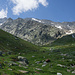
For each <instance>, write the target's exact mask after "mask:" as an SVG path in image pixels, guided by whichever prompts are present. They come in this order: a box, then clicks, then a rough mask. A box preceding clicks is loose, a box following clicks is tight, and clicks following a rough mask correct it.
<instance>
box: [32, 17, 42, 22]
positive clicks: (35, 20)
mask: <svg viewBox="0 0 75 75" xmlns="http://www.w3.org/2000/svg"><path fill="white" fill-rule="evenodd" d="M32 20H34V21H37V22H41V20H38V19H35V18H32Z"/></svg>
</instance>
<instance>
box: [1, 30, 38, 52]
mask: <svg viewBox="0 0 75 75" xmlns="http://www.w3.org/2000/svg"><path fill="white" fill-rule="evenodd" d="M37 49H38V47H37V46H35V45H33V44H31V43H29V42H27V41H24V40H22V39H20V38H18V37H16V36H13V35H11V34H9V33H7V32H5V31H3V30H0V50H2V51H8V50H10V51H14V52H17V51H18V52H23V51H24V52H25V51H32V50H37Z"/></svg>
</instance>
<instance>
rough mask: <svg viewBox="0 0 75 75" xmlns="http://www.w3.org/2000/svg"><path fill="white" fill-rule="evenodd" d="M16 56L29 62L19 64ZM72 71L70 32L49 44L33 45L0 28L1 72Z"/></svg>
mask: <svg viewBox="0 0 75 75" xmlns="http://www.w3.org/2000/svg"><path fill="white" fill-rule="evenodd" d="M1 53H2V54H1ZM19 56H22V57H26V59H27V60H28V62H29V63H28V62H27V63H28V64H26V65H25V64H24V63H22V62H23V60H21V59H19V58H18V57H19ZM22 57H21V58H22ZM19 60H20V61H21V62H19ZM47 60H48V61H47ZM74 70H75V39H74V38H72V36H71V35H69V36H66V37H62V38H61V39H58V40H56V41H55V42H54V43H52V45H51V47H49V46H48V47H47V46H46V47H37V46H35V45H33V44H31V43H28V42H26V41H24V40H22V39H20V38H17V37H15V36H13V35H10V34H8V33H6V32H4V31H2V30H0V74H1V75H5V74H6V75H57V73H61V74H62V75H74V74H73V71H74ZM23 71H26V73H22V72H23Z"/></svg>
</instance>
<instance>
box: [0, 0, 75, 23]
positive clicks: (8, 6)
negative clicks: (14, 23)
mask: <svg viewBox="0 0 75 75" xmlns="http://www.w3.org/2000/svg"><path fill="white" fill-rule="evenodd" d="M3 17H7V18H9V17H11V18H13V19H17V18H18V17H20V18H38V19H48V20H52V21H55V22H64V21H75V0H0V18H3Z"/></svg>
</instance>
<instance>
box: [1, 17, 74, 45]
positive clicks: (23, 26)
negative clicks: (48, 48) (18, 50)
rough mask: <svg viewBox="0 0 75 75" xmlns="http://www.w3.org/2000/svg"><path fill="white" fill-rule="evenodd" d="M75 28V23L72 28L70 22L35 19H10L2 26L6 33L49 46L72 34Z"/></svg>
mask: <svg viewBox="0 0 75 75" xmlns="http://www.w3.org/2000/svg"><path fill="white" fill-rule="evenodd" d="M68 25H69V26H68ZM74 27H75V22H74V23H71V26H70V23H69V24H68V22H63V23H59V22H53V21H49V20H39V19H35V18H26V19H21V18H18V19H16V20H13V19H11V18H9V19H8V20H7V21H6V22H5V23H3V24H2V25H1V26H0V28H1V29H3V30H4V31H7V32H9V33H11V34H13V35H15V36H17V37H20V38H22V39H24V40H27V41H29V42H31V43H34V44H37V45H46V44H49V43H51V42H52V41H54V40H56V39H57V38H60V37H61V36H62V35H64V34H66V33H71V32H72V31H71V30H74Z"/></svg>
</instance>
